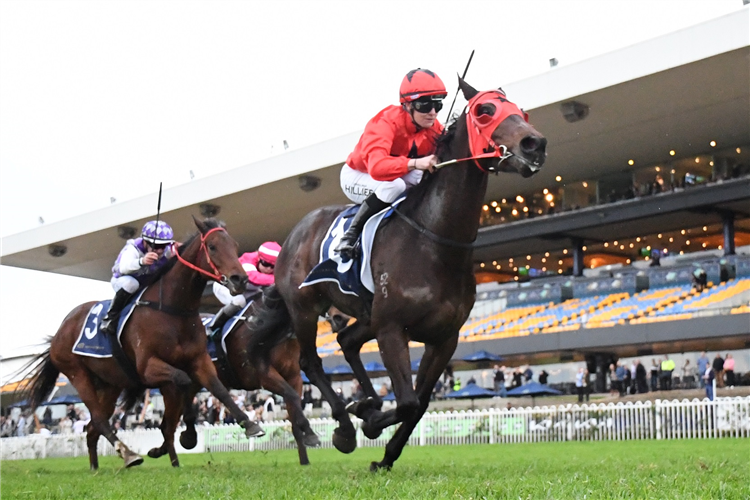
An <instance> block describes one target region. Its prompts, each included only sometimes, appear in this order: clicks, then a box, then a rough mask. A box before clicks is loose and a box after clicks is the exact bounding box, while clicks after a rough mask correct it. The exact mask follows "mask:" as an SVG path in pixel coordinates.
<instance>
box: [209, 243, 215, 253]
mask: <svg viewBox="0 0 750 500" xmlns="http://www.w3.org/2000/svg"><path fill="white" fill-rule="evenodd" d="M208 249H209V250H211V251H212V252H215V251H216V246H215V245H212V244H211V243H209V244H208Z"/></svg>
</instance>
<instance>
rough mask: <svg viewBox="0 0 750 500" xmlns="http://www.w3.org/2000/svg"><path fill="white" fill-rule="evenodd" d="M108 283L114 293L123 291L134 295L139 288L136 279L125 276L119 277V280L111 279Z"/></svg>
mask: <svg viewBox="0 0 750 500" xmlns="http://www.w3.org/2000/svg"><path fill="white" fill-rule="evenodd" d="M109 282H110V283H111V284H112V288H114V289H115V292H119V291H120V290H125V291H126V292H128V293H135V292H137V291H138V288H139V287H140V286H141V284H140V283H138V280H137V279H135V278H133V277H132V276H127V275H125V276H120V277H119V278H115V277H113V278H112V279H111V280H109Z"/></svg>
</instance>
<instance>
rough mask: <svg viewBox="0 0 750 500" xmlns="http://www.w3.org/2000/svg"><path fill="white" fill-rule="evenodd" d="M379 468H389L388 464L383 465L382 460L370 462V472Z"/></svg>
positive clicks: (387, 469)
mask: <svg viewBox="0 0 750 500" xmlns="http://www.w3.org/2000/svg"><path fill="white" fill-rule="evenodd" d="M379 470H386V471H389V470H391V466H390V465H385V464H384V463H383V462H370V472H378V471H379Z"/></svg>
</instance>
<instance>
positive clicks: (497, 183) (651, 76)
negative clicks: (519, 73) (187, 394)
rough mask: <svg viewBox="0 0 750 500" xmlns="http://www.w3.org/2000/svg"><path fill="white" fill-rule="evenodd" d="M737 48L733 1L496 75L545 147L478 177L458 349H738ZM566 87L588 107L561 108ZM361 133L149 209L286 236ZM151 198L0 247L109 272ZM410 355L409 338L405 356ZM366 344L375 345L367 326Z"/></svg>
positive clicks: (248, 242)
mask: <svg viewBox="0 0 750 500" xmlns="http://www.w3.org/2000/svg"><path fill="white" fill-rule="evenodd" d="M749 58H750V9H747V8H746V9H743V10H740V11H737V12H734V13H731V14H729V15H726V16H724V17H721V18H718V19H714V20H710V21H707V22H705V23H703V24H701V25H698V26H695V27H692V28H688V29H684V30H681V31H679V32H675V33H672V34H669V35H665V36H663V37H659V38H657V39H653V40H649V41H646V42H642V43H639V44H636V45H633V46H631V47H626V48H624V49H621V50H618V51H617V52H614V53H610V54H605V55H602V56H597V57H595V58H592V59H589V60H587V61H582V62H580V63H577V64H575V65H570V66H560V67H556V68H551V69H550V70H549V71H548V72H546V73H544V74H540V75H537V76H534V77H531V78H528V79H526V80H523V81H519V82H514V83H509V84H505V83H504V82H503V88H504V89H505V90H506V91H507V93H508V95H509V96H510V97H512V98H513V99H514V101H516V102H518V103H519V104H521V105H522V106H524V108H525V109H526V110H527V111H528V112H529V114H530V121H531V122H532V123H534V125H535V126H536V127H537V128H538V129H539V130H540V131H542V132H543V133H544V134H545V135H546V136H547V138H548V140H549V159H548V161H547V164H546V166H545V168H544V171H543V172H541V173H540V174H539V175H538V176H535V177H533V178H531V179H521V178H520V177H511V176H502V175H501V176H496V177H492V178H491V179H490V183H489V188H488V191H487V198H486V200H485V203H486V205H485V207H484V211H485V214H484V215H483V216H482V224H483V227H482V229H481V230H480V233H479V235H478V238H477V242H476V250H475V266H476V267H475V269H476V275H477V280H478V282H479V283H480V285H479V286H478V289H477V304H476V305H475V307H474V310H473V312H472V315H471V317H470V319H469V321H467V323H466V324H465V325H464V327H463V328H462V330H461V337H460V343H459V347H458V349H457V352H456V357H457V358H459V357H461V356H463V355H465V354H468V353H469V352H473V351H476V350H479V349H486V350H489V351H491V352H496V353H500V354H502V355H503V357H504V358H506V363H507V364H514V363H516V364H519V363H528V362H535V363H545V362H560V361H572V360H586V361H587V362H588V364H589V370H590V371H591V372H592V373H598V374H601V373H602V370H603V366H605V365H606V364H608V363H609V362H610V360H612V359H616V358H617V357H623V356H634V355H642V354H650V353H654V354H658V353H672V352H681V351H690V350H702V349H711V350H716V349H721V350H730V349H747V348H748V347H750V297H749V295H750V272H748V270H749V269H750V264H748V263H749V262H750V208H748V207H750V121H749V120H748V119H747V117H748V116H750V73H749V72H748V71H738V70H737V68H747V61H748V59H749ZM498 78H500V76H499V75H498ZM684 82H690V85H685V83H684ZM675 89H680V91H679V92H675ZM572 102H575V103H578V104H580V105H585V106H586V107H587V108H588V109H589V110H590V112H589V113H588V116H586V117H585V118H584V119H582V120H580V121H569V120H568V119H566V116H565V115H564V113H563V112H562V110H564V109H565V107H564V106H563V105H564V104H567V103H572ZM441 118H442V117H441ZM359 135H360V132H359V131H357V132H354V133H352V134H349V135H347V136H344V137H340V138H336V139H332V140H330V141H327V142H325V143H321V144H319V145H316V146H312V147H309V148H304V149H300V150H296V151H290V152H288V153H284V154H282V155H279V156H275V157H272V158H269V159H267V160H263V161H260V162H257V163H254V164H251V165H248V166H244V167H241V168H238V169H235V170H233V171H229V172H224V173H221V174H218V175H215V176H213V177H210V178H206V179H197V180H195V181H193V182H191V183H189V184H185V185H181V186H176V187H172V188H168V189H166V190H165V191H164V195H163V199H164V204H163V208H164V210H163V212H162V217H163V218H164V219H166V220H169V221H170V223H171V224H172V225H173V226H174V227H175V230H176V234H178V235H180V234H185V233H187V232H190V231H191V230H192V229H191V228H192V226H191V225H192V221H191V218H190V215H193V214H194V215H198V214H204V215H206V214H209V213H211V214H213V213H218V216H219V217H220V218H223V219H224V220H225V221H226V222H227V225H228V228H229V230H230V231H231V233H232V235H233V236H235V238H236V239H237V240H238V242H239V243H240V246H241V248H242V249H244V250H251V249H254V248H256V247H257V245H258V244H259V243H260V242H262V241H265V240H278V241H283V240H284V238H285V237H286V234H287V233H288V232H289V231H290V230H291V228H292V227H293V226H294V224H296V223H297V222H298V221H299V220H300V219H301V218H302V217H303V216H304V215H305V214H306V213H307V212H308V211H310V210H312V209H314V208H317V207H320V206H322V205H326V204H335V203H344V202H346V199H345V198H344V197H343V195H342V194H341V193H340V189H339V182H338V175H339V170H340V167H341V165H342V163H343V161H344V159H345V158H346V156H347V154H348V153H349V152H350V150H351V148H352V147H353V145H354V144H355V143H356V141H357V139H358V138H359ZM311 180H314V181H315V182H311ZM155 199H156V198H155V196H152V197H144V198H140V199H137V200H132V201H128V202H123V203H118V204H115V205H112V206H109V207H106V208H104V209H102V210H100V211H98V212H96V213H91V214H84V215H81V216H78V217H75V218H73V219H69V220H65V221H61V222H58V223H54V224H49V225H45V226H42V227H39V228H36V229H34V230H31V231H27V232H25V233H21V234H17V235H11V236H9V237H7V238H4V239H3V247H2V263H3V264H4V265H11V266H17V267H24V268H29V269H37V270H43V271H48V272H54V273H62V274H68V275H74V276H82V277H89V278H94V279H99V280H108V279H109V269H110V266H111V264H112V260H113V258H114V256H115V255H116V254H117V252H118V251H119V249H120V247H121V240H119V238H118V235H119V236H120V237H123V235H128V234H131V232H132V231H133V230H134V229H135V228H138V227H140V226H141V225H142V224H143V223H144V222H145V221H147V220H149V219H151V218H152V217H153V216H154V213H155V209H156V204H155ZM244 214H254V215H255V218H254V219H253V220H248V219H247V218H246V217H245V215H244ZM268 220H273V221H275V224H274V226H273V227H269V226H268V225H267V224H266V222H265V221H268ZM61 248H62V249H64V251H60V249H61ZM53 249H56V251H53ZM654 252H656V253H654ZM655 256H656V257H658V258H659V259H660V266H653V267H652V266H651V264H652V263H653V258H654V257H655ZM698 267H700V268H701V269H703V270H704V271H705V272H706V275H707V280H708V282H709V286H707V287H706V289H704V290H703V291H700V292H698V291H695V290H694V289H693V286H692V276H693V274H692V272H693V271H694V270H695V269H696V268H698ZM211 306H212V304H211V302H210V294H207V295H206V308H207V309H210V307H211ZM319 331H320V335H319V338H318V347H319V351H320V353H321V355H323V356H325V359H324V362H325V364H326V366H335V365H338V364H341V363H342V362H343V358H342V357H341V353H340V351H339V349H338V345H337V344H336V341H335V335H334V334H332V333H331V332H330V328H329V327H328V326H327V324H326V323H324V322H321V323H320V324H319ZM421 354H422V348H421V347H420V346H418V345H413V346H412V359H417V358H420V357H421ZM363 359H364V361H365V362H368V361H377V360H379V355H378V353H377V346H376V345H375V344H374V342H372V343H368V344H367V345H366V346H365V348H364V349H363ZM605 371H606V370H605Z"/></svg>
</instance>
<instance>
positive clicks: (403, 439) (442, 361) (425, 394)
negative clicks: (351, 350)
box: [370, 332, 458, 471]
mask: <svg viewBox="0 0 750 500" xmlns="http://www.w3.org/2000/svg"><path fill="white" fill-rule="evenodd" d="M457 344H458V332H456V335H454V336H452V337H451V338H449V339H448V340H446V341H445V342H443V343H442V344H439V345H437V346H431V345H426V346H425V352H424V356H423V357H422V361H421V362H420V364H419V371H418V372H417V387H416V393H417V397H418V398H419V406H418V407H417V408H416V410H415V411H414V412H411V413H410V414H408V415H405V418H404V419H403V423H402V424H401V425H400V426H399V428H398V429H397V430H396V432H395V433H394V434H393V437H392V438H391V440H390V441H388V444H387V445H386V446H385V456H384V457H383V460H382V461H380V462H372V463H371V464H370V470H371V471H376V470H378V469H383V468H385V469H390V468H391V467H392V466H393V463H394V462H395V461H396V460H397V459H398V457H399V456H401V452H402V451H403V449H404V446H406V443H407V442H408V441H409V437H410V436H411V433H412V432H414V429H415V428H416V426H417V424H418V423H419V421H420V420H421V418H422V415H424V413H425V412H426V411H427V407H428V406H429V405H430V397H431V396H432V390H433V388H434V387H435V384H437V381H438V379H439V378H440V376H441V375H442V373H443V370H445V367H446V366H447V365H448V362H449V361H450V359H451V357H452V356H453V353H454V352H455V351H456V345H457Z"/></svg>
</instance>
